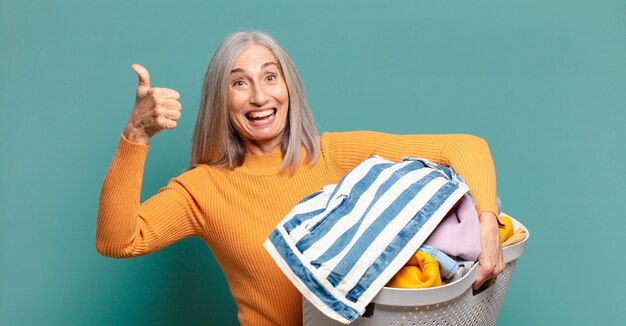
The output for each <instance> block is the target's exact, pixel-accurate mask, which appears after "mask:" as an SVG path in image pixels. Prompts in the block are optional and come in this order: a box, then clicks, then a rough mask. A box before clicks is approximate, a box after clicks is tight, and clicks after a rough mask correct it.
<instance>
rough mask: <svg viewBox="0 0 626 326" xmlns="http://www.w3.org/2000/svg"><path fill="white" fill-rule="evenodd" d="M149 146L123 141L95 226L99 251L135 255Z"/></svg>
mask: <svg viewBox="0 0 626 326" xmlns="http://www.w3.org/2000/svg"><path fill="white" fill-rule="evenodd" d="M147 151H148V146H147V145H140V144H133V143H131V142H129V141H127V140H126V139H124V138H121V139H120V142H119V144H118V148H117V152H116V154H115V156H114V158H113V161H112V162H111V165H110V167H109V170H108V171H107V174H106V176H105V178H104V182H103V184H102V189H101V192H100V205H99V208H98V220H97V224H96V250H97V251H98V252H99V253H101V254H102V255H105V256H109V257H114V258H123V257H130V256H133V255H136V254H137V253H136V252H134V251H135V250H136V249H134V248H135V247H136V245H137V243H136V237H137V233H138V232H137V224H138V219H139V215H138V212H139V202H140V195H141V182H142V176H143V168H144V162H145V159H146V155H147Z"/></svg>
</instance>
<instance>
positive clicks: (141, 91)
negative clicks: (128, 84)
mask: <svg viewBox="0 0 626 326" xmlns="http://www.w3.org/2000/svg"><path fill="white" fill-rule="evenodd" d="M130 67H131V68H132V69H133V70H134V71H135V73H137V76H138V77H139V83H138V84H137V95H138V96H143V95H145V94H147V93H148V90H149V89H150V73H148V70H147V69H146V68H144V67H143V66H142V65H139V64H134V65H132V66H130Z"/></svg>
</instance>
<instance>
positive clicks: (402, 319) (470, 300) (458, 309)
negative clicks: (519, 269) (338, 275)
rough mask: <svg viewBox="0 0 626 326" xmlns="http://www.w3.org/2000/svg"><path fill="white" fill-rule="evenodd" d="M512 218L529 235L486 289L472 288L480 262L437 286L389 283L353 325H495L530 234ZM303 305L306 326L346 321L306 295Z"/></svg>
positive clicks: (506, 253) (512, 248)
mask: <svg viewBox="0 0 626 326" xmlns="http://www.w3.org/2000/svg"><path fill="white" fill-rule="evenodd" d="M511 220H512V222H513V226H514V228H515V229H517V228H518V227H522V228H523V229H524V230H525V231H526V239H524V240H523V241H522V242H519V243H517V244H514V245H512V246H508V247H506V248H504V249H503V250H502V253H503V256H504V261H505V262H506V267H505V269H504V271H503V272H502V274H500V275H498V277H497V278H496V281H495V282H494V283H492V284H491V285H490V286H489V287H487V288H486V289H484V290H482V291H480V292H477V293H475V291H474V290H472V284H473V283H474V280H475V279H476V274H477V273H478V264H475V265H474V266H473V267H472V268H471V269H470V271H469V272H468V273H467V274H466V275H465V276H463V277H462V278H461V279H459V280H457V281H455V282H453V283H450V284H446V285H443V286H439V287H435V288H428V289H398V288H388V287H385V288H383V289H382V290H381V291H380V292H379V293H378V295H377V296H376V297H374V299H373V300H372V303H370V306H368V309H367V310H366V313H365V314H364V315H363V316H362V317H359V318H357V319H356V320H355V321H354V322H352V323H351V324H350V325H356V326H362V325H368V326H373V325H398V326H399V325H405V326H409V325H411V326H412V325H480V326H482V325H495V323H496V319H497V318H498V313H499V312H500V306H501V305H502V301H503V299H504V294H505V293H506V288H507V285H508V284H509V280H510V279H511V276H512V274H513V270H514V269H515V263H516V261H517V258H519V257H520V256H521V255H522V253H523V252H524V247H525V246H526V242H527V241H528V238H529V236H530V233H528V229H526V227H524V226H523V225H522V224H521V223H519V222H518V221H517V220H515V219H513V218H511ZM302 308H303V311H302V312H303V324H304V326H333V325H343V324H341V323H339V322H338V321H335V320H333V319H331V318H329V317H327V316H326V315H324V314H323V313H321V312H320V311H319V310H318V309H317V308H315V306H314V305H313V304H311V303H310V302H309V301H307V300H306V298H303V304H302ZM366 316H367V317H366Z"/></svg>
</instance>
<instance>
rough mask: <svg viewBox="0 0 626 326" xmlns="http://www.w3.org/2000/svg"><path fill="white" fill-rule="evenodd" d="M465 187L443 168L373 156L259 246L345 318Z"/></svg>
mask: <svg viewBox="0 0 626 326" xmlns="http://www.w3.org/2000/svg"><path fill="white" fill-rule="evenodd" d="M467 191H468V187H467V185H466V184H465V183H463V182H462V179H460V177H458V176H457V175H456V174H454V172H453V171H452V170H450V169H448V168H446V167H443V166H440V165H437V164H434V163H431V162H429V161H427V160H424V159H416V158H408V159H405V160H403V161H402V162H399V163H398V162H391V161H388V160H385V159H383V158H381V157H379V156H372V157H370V158H368V159H366V160H365V161H363V162H362V163H361V164H359V165H358V166H356V167H355V168H354V169H353V170H352V171H350V172H349V173H347V174H346V175H345V176H344V177H343V178H342V179H341V180H340V182H339V183H338V184H337V185H328V186H326V187H324V188H323V189H322V190H321V191H319V192H317V193H314V194H312V195H310V196H308V197H306V198H304V199H303V200H302V201H300V202H299V203H298V204H297V205H296V206H295V207H294V208H293V209H292V211H291V212H290V213H289V214H288V215H287V216H286V217H285V218H284V219H283V220H282V221H281V222H280V223H279V225H278V226H277V227H276V229H274V231H273V232H272V233H271V234H270V236H269V237H268V239H267V240H266V241H265V242H264V244H263V245H264V247H265V248H266V249H267V251H268V252H269V253H270V255H271V256H272V258H273V259H274V260H275V261H276V263H277V264H278V266H279V267H280V268H281V269H282V271H283V272H284V273H285V275H286V276H287V277H288V278H289V279H290V280H291V282H292V283H293V284H294V285H295V286H296V287H297V288H298V289H299V290H300V292H301V293H302V294H303V295H304V296H305V297H306V298H307V299H308V300H309V301H310V302H311V303H312V304H314V305H315V306H316V307H317V308H318V309H319V310H320V311H322V312H323V313H324V314H326V315H327V316H329V317H331V318H333V319H335V320H338V321H340V322H342V323H345V324H347V323H350V322H351V321H353V320H355V319H356V318H357V317H359V316H360V315H362V314H363V312H364V311H365V307H366V306H367V304H368V303H369V302H370V301H371V300H372V299H373V298H374V296H376V294H377V293H378V292H379V291H380V290H381V289H382V288H383V287H384V286H385V284H386V283H387V282H388V281H389V280H390V279H391V277H393V275H395V273H396V272H397V271H398V270H399V269H400V268H401V267H402V266H403V265H404V264H405V263H406V262H407V261H408V260H409V258H410V257H411V255H413V254H414V253H415V251H416V250H417V249H418V248H419V247H420V245H422V243H423V242H424V241H425V240H426V238H427V237H428V235H430V233H431V232H432V231H433V230H434V229H435V227H436V226H437V225H438V224H439V222H440V221H441V219H443V217H444V216H445V215H446V213H447V212H448V211H449V210H450V209H451V208H452V207H453V206H454V204H455V203H456V202H457V201H458V200H459V199H460V198H461V197H462V196H463V195H464V194H465V193H466V192H467Z"/></svg>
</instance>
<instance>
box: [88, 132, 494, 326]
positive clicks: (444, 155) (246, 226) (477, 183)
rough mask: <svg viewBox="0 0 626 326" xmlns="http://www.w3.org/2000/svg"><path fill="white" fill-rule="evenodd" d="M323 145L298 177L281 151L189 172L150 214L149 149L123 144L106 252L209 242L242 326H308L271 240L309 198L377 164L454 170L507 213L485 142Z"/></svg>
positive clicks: (484, 205) (349, 140) (101, 233)
mask: <svg viewBox="0 0 626 326" xmlns="http://www.w3.org/2000/svg"><path fill="white" fill-rule="evenodd" d="M320 143H321V152H320V156H319V158H318V159H317V162H316V163H315V164H314V165H312V166H307V165H306V164H304V163H303V161H302V160H301V161H300V164H299V166H298V168H297V170H296V171H295V173H294V174H289V173H279V167H280V165H281V163H282V156H281V153H280V151H277V152H274V153H271V154H267V155H251V154H246V156H245V159H244V162H243V164H242V165H241V166H240V167H238V168H236V169H234V170H228V169H224V168H217V167H213V166H207V165H200V166H198V167H196V168H193V169H191V170H189V171H186V172H185V173H183V174H182V175H180V176H178V177H176V178H174V179H172V180H171V181H170V182H169V184H168V185H167V186H165V187H163V188H162V189H161V190H160V191H159V193H158V194H156V195H154V196H152V197H151V198H150V199H148V200H146V201H145V202H143V203H142V204H141V205H140V204H139V203H140V194H141V184H142V173H143V166H144V164H145V160H146V156H147V153H148V147H149V146H147V145H140V144H134V143H132V142H129V141H128V140H126V139H125V138H123V137H122V138H121V139H120V142H119V145H118V149H117V151H116V153H115V156H114V158H113V161H112V163H111V166H110V168H109V170H108V172H107V175H106V178H105V180H104V183H103V185H102V192H101V194H100V208H99V211H98V223H97V229H96V248H97V250H98V251H99V252H100V253H101V254H103V255H106V256H109V257H115V258H124V257H136V256H141V255H146V254H149V253H151V252H155V251H157V250H159V249H162V248H164V247H166V246H168V245H170V244H172V243H174V242H176V241H178V240H181V239H183V238H187V237H199V238H200V239H202V240H203V241H204V242H205V243H206V244H208V245H209V246H210V247H211V252H212V253H213V254H214V255H215V259H216V260H217V262H218V263H219V265H220V267H221V268H222V270H223V271H224V275H225V276H226V280H227V281H228V285H229V287H230V290H231V293H232V295H233V298H234V300H235V303H236V304H237V308H238V318H239V323H240V325H242V326H248V325H254V326H263V325H272V326H273V325H298V324H301V323H302V295H301V294H300V292H298V290H297V289H296V287H295V286H293V285H292V284H291V282H289V280H288V279H287V277H286V276H285V275H284V274H283V273H282V271H281V270H280V269H279V268H278V266H277V265H276V263H275V262H274V261H273V259H272V258H271V256H270V255H269V254H268V253H267V251H266V250H265V248H263V241H265V239H267V236H268V234H270V233H271V231H272V230H273V229H274V228H275V227H276V224H278V222H280V221H281V220H282V219H283V217H284V216H285V215H286V214H287V213H289V211H291V209H292V208H293V206H294V205H296V204H297V203H298V202H299V201H300V200H301V199H302V198H303V197H305V196H307V195H309V194H311V193H313V192H316V191H319V190H320V189H321V188H322V187H323V186H325V185H327V184H334V183H337V182H338V181H339V180H340V179H341V177H342V176H343V175H344V174H345V173H346V172H348V171H350V170H351V169H352V168H353V167H354V166H356V165H357V164H359V163H361V162H362V161H363V160H365V159H366V158H367V157H369V156H370V155H373V154H378V155H381V156H382V157H383V158H386V159H389V160H392V161H399V160H401V159H402V157H404V156H418V157H423V158H426V159H428V160H431V161H433V162H435V163H439V164H443V165H451V166H452V167H453V168H454V170H455V171H456V172H457V173H459V174H460V175H462V176H463V178H464V179H465V181H467V184H468V185H469V187H470V189H472V190H471V194H472V196H473V197H474V199H476V204H477V207H478V212H479V213H482V212H484V211H490V212H497V205H496V200H495V198H496V186H495V185H496V178H495V169H494V168H493V161H492V159H491V155H490V153H489V148H488V146H487V144H486V143H485V142H484V141H483V140H482V139H480V138H476V137H472V136H467V135H390V134H383V133H376V132H365V131H360V132H346V133H325V134H323V135H322V136H321V139H320ZM305 154H306V153H304V152H303V156H302V159H304V155H305ZM152 164H158V162H156V163H155V162H153V163H152ZM229 300H230V299H229ZM197 304H202V303H197Z"/></svg>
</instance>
